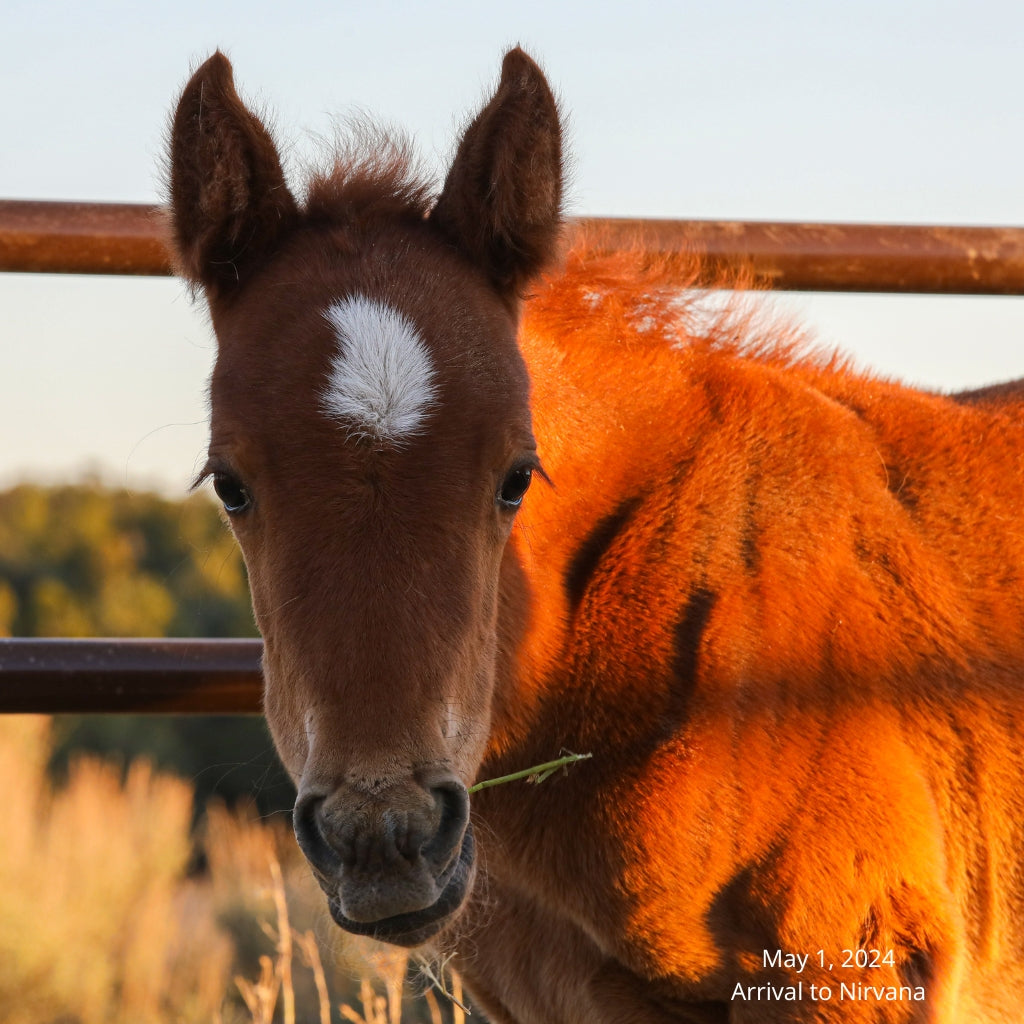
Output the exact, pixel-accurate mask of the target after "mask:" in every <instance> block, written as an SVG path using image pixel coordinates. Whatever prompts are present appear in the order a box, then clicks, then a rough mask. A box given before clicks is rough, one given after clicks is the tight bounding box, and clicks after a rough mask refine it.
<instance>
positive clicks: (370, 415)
mask: <svg viewBox="0 0 1024 1024" xmlns="http://www.w3.org/2000/svg"><path fill="white" fill-rule="evenodd" d="M324 315H325V316H326V318H327V320H328V322H329V323H330V324H331V326H332V327H333V328H334V333H335V335H336V336H337V339H338V350H337V352H336V353H335V355H334V357H333V359H332V360H331V369H330V372H329V373H328V378H327V387H326V388H325V389H324V392H323V395H322V408H323V410H324V412H325V413H327V415H328V416H330V417H331V418H333V419H338V420H341V421H342V422H343V423H345V424H347V425H348V427H349V433H350V435H354V436H357V437H372V438H376V439H377V440H381V441H392V442H397V441H401V439H402V438H404V437H407V436H408V435H410V434H415V433H416V432H417V431H419V430H420V429H421V428H422V426H423V420H424V417H425V416H426V413H427V410H428V409H429V408H430V407H431V406H432V405H433V404H434V403H435V401H436V399H437V388H436V386H435V384H434V379H435V376H436V374H435V371H434V368H433V366H432V365H431V362H430V354H429V352H428V351H427V347H426V345H424V343H423V339H422V337H421V336H420V333H419V331H418V330H417V329H416V327H415V325H414V324H413V323H412V322H411V321H410V320H409V319H408V318H407V317H405V316H404V315H403V314H401V313H399V312H398V311H397V310H395V309H393V308H392V307H391V306H388V305H387V304H386V303H383V302H378V301H376V300H374V299H368V298H365V297H364V296H362V295H353V296H350V297H349V298H347V299H342V300H341V301H340V302H335V303H334V304H333V305H332V306H330V307H329V308H328V309H327V311H326V312H325V314H324Z"/></svg>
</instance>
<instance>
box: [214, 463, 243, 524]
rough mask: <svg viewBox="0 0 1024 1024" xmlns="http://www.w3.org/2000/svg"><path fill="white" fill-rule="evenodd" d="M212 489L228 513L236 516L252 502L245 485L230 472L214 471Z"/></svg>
mask: <svg viewBox="0 0 1024 1024" xmlns="http://www.w3.org/2000/svg"><path fill="white" fill-rule="evenodd" d="M213 489H214V490H215V491H216V492H217V497H218V498H220V500H221V502H222V503H223V505H224V511H225V512H227V513H228V515H232V516H237V515H240V514H241V513H242V512H245V511H246V510H247V509H248V508H249V506H250V505H251V504H252V498H251V497H250V495H249V492H248V491H247V490H246V488H245V485H244V484H242V483H241V481H239V480H238V479H237V478H236V477H233V476H231V474H230V473H215V474H214V476H213Z"/></svg>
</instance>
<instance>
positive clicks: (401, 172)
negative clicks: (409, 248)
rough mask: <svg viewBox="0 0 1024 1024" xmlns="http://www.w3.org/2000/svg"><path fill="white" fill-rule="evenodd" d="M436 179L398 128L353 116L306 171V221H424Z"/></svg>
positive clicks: (432, 203)
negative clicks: (323, 157)
mask: <svg viewBox="0 0 1024 1024" xmlns="http://www.w3.org/2000/svg"><path fill="white" fill-rule="evenodd" d="M436 193H437V183H436V182H435V181H434V180H433V178H432V177H431V176H430V175H428V174H427V173H426V172H425V171H424V169H423V167H422V165H421V163H420V161H419V160H418V158H417V156H416V154H415V152H414V149H413V146H412V143H411V141H410V140H409V138H408V137H407V136H406V135H404V134H403V133H402V132H400V131H398V130H396V129H391V128H387V127H384V126H382V125H380V124H377V123H375V122H373V121H370V120H368V119H364V118H359V119H354V120H352V121H350V122H348V124H347V125H346V132H345V134H340V133H339V135H338V137H337V139H336V141H335V143H334V145H333V147H332V148H331V152H330V153H329V154H328V156H327V159H326V161H324V163H323V164H322V165H321V166H319V167H314V168H312V169H311V170H310V171H309V172H308V175H307V180H306V196H305V204H304V208H305V214H306V217H307V218H308V219H309V220H310V221H314V222H315V221H328V222H348V221H352V220H363V219H366V220H378V219H396V220H400V221H403V220H414V221H422V220H423V219H424V218H425V217H426V216H427V214H428V213H429V212H430V210H431V208H432V207H433V205H434V203H435V201H436V198H437V196H436Z"/></svg>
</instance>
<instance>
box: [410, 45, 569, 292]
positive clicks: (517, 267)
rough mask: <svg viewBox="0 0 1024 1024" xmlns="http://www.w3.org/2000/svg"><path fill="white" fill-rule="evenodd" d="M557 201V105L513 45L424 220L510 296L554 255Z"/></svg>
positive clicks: (559, 137)
mask: <svg viewBox="0 0 1024 1024" xmlns="http://www.w3.org/2000/svg"><path fill="white" fill-rule="evenodd" d="M561 207H562V129H561V125H560V124H559V120H558V107H557V105H556V104H555V98H554V96H552V94H551V89H550V88H549V87H548V83H547V81H546V80H545V78H544V75H543V73H542V72H541V70H540V68H538V67H537V65H536V64H535V63H534V62H533V61H532V60H531V59H530V58H529V57H528V56H527V55H526V54H525V53H524V52H523V51H522V50H520V49H519V48H518V47H517V48H516V49H514V50H510V51H509V52H508V53H507V54H506V55H505V60H504V62H503V63H502V66H501V81H500V82H499V83H498V89H497V91H496V92H495V94H494V96H493V97H492V99H491V101H490V102H489V103H488V104H487V106H485V107H484V109H483V110H481V111H480V113H479V114H478V115H477V116H476V119H475V120H474V121H473V123H472V124H470V126H469V128H467V129H466V133H465V135H464V136H463V137H462V141H461V143H460V144H459V148H458V152H457V153H456V155H455V160H454V162H453V163H452V167H451V170H450V171H449V172H448V177H447V179H446V180H445V183H444V189H443V191H442V192H441V198H440V199H439V200H438V201H437V205H436V206H435V207H434V210H433V212H432V213H431V215H430V220H431V222H432V223H433V224H435V225H436V226H437V227H438V228H439V229H440V230H441V231H442V233H443V234H444V235H445V236H446V237H447V238H448V239H449V240H450V241H451V242H453V243H454V244H455V245H456V246H457V247H458V248H459V249H461V250H462V251H463V253H465V255H467V256H468V257H469V258H470V259H471V260H472V261H473V262H474V263H476V264H477V265H478V266H480V267H481V268H482V269H483V270H484V271H485V272H486V273H487V274H488V276H489V277H490V278H491V280H492V281H493V282H494V284H495V285H496V286H497V288H498V289H499V291H501V292H502V294H503V295H505V296H506V297H512V296H515V295H517V294H521V293H522V291H523V289H524V288H525V286H526V284H527V282H528V281H529V280H530V278H532V277H533V276H534V275H536V274H537V273H538V272H539V271H540V270H541V269H542V268H543V267H544V265H545V264H547V263H548V262H550V261H551V259H552V258H553V257H554V255H555V251H556V248H557V243H558V236H559V230H560V228H561Z"/></svg>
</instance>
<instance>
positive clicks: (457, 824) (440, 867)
mask: <svg viewBox="0 0 1024 1024" xmlns="http://www.w3.org/2000/svg"><path fill="white" fill-rule="evenodd" d="M430 795H431V796H432V797H433V798H434V803H435V805H436V806H440V809H441V820H440V822H439V823H438V826H437V831H436V832H435V833H434V835H433V836H432V837H431V839H430V840H429V841H428V842H427V844H426V845H425V846H424V847H423V856H424V858H425V859H426V861H427V863H428V864H430V865H431V866H432V867H433V868H434V870H435V871H438V872H443V871H444V870H445V868H447V867H448V866H449V865H450V864H451V863H452V862H453V861H454V860H455V859H456V857H457V855H458V853H459V850H460V848H461V845H462V837H463V835H464V834H465V832H466V825H467V824H468V822H469V793H468V792H467V791H466V787H465V786H463V785H462V783H461V782H458V781H457V780H453V781H451V782H448V783H445V784H444V785H440V786H435V787H433V788H432V789H431V790H430Z"/></svg>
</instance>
